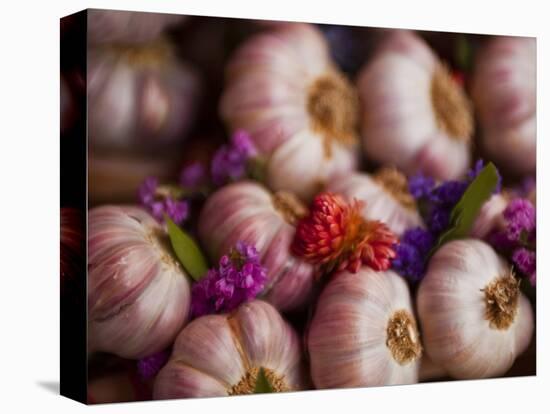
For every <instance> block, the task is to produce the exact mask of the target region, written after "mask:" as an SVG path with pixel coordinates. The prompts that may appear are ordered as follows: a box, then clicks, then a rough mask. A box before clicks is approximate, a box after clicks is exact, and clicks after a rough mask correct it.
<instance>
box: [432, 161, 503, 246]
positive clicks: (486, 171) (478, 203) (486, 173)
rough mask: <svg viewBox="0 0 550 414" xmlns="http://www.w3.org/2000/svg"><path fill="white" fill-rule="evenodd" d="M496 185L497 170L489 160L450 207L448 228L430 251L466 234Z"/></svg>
mask: <svg viewBox="0 0 550 414" xmlns="http://www.w3.org/2000/svg"><path fill="white" fill-rule="evenodd" d="M497 185H498V171H497V169H496V167H495V166H494V164H493V163H491V162H490V163H489V164H487V165H486V166H485V167H484V168H483V170H481V172H480V173H479V175H478V176H477V177H476V178H475V179H474V180H473V181H472V182H471V183H470V185H469V186H468V188H467V189H466V191H465V192H464V194H463V195H462V197H461V198H460V200H459V201H458V203H457V204H456V205H455V206H454V208H453V209H452V211H451V217H450V225H449V228H448V229H447V231H445V232H444V233H442V234H441V236H440V237H439V240H438V241H437V243H436V245H435V246H434V248H433V249H432V251H431V253H433V252H435V251H436V250H437V249H438V248H439V247H440V246H442V245H443V244H444V243H447V242H448V241H451V240H455V239H460V238H464V237H466V236H468V234H469V233H470V231H471V229H472V226H473V224H474V221H475V219H476V218H477V216H478V214H479V211H480V210H481V207H482V206H483V204H484V203H485V202H486V201H487V200H488V199H489V198H490V197H491V194H493V192H494V191H495V188H496V187H497ZM430 255H431V254H430Z"/></svg>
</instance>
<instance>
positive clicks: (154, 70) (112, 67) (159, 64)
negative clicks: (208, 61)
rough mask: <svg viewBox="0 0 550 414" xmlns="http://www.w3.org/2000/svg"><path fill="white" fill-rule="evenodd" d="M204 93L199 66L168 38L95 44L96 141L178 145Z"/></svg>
mask: <svg viewBox="0 0 550 414" xmlns="http://www.w3.org/2000/svg"><path fill="white" fill-rule="evenodd" d="M199 92H200V84H199V78H198V75H197V73H196V72H195V70H194V69H193V68H191V67H190V66H188V65H186V64H184V63H182V62H179V61H178V59H177V58H176V57H175V54H174V52H173V50H172V47H171V46H170V45H169V44H168V43H167V42H165V41H163V40H159V41H155V42H153V43H148V44H144V45H137V46H130V45H124V46H122V45H102V46H98V47H95V48H90V49H89V50H88V108H89V110H88V133H89V139H90V143H91V144H92V145H93V147H94V148H96V149H97V148H106V149H107V150H108V151H112V150H113V149H122V150H126V151H127V150H133V151H135V150H136V149H140V148H141V149H142V150H144V152H147V153H150V151H151V150H155V151H159V150H164V151H166V150H167V148H173V144H177V143H180V142H181V141H182V139H185V138H186V133H187V132H188V131H189V129H190V127H191V126H192V122H193V120H194V118H195V112H196V110H197V101H198V98H199ZM170 145H172V147H170Z"/></svg>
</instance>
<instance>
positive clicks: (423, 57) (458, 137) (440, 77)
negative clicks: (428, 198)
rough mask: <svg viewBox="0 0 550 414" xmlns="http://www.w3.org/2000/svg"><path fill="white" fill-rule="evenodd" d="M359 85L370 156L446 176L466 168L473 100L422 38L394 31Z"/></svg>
mask: <svg viewBox="0 0 550 414" xmlns="http://www.w3.org/2000/svg"><path fill="white" fill-rule="evenodd" d="M357 85H358V88H359V98H360V101H361V111H362V112H361V126H362V138H363V146H364V150H365V153H366V154H367V155H368V156H369V157H371V158H372V159H374V160H376V161H378V162H382V163H387V164H392V165H395V166H396V167H398V168H399V169H400V170H402V171H403V172H405V173H406V174H413V173H416V172H422V173H424V174H427V175H430V176H433V177H435V178H437V179H441V180H448V179H455V178H458V177H460V176H461V175H463V174H464V173H465V172H466V170H467V168H468V166H469V163H470V140H471V137H472V134H473V130H474V121H473V117H472V111H471V105H470V102H469V101H468V99H467V97H466V95H465V93H464V91H463V90H462V88H461V87H460V86H459V85H458V83H457V82H455V81H454V80H453V78H452V75H451V73H450V71H449V69H448V68H447V67H446V66H445V65H444V64H443V63H442V62H441V61H439V59H438V58H437V57H436V56H435V55H434V53H433V52H432V51H431V50H430V49H429V47H428V45H427V44H425V43H424V41H423V40H422V39H421V38H420V37H418V36H417V35H415V34H413V33H412V32H408V31H395V32H392V34H390V35H389V36H388V38H387V39H386V41H385V42H383V43H382V45H381V47H380V49H379V50H378V52H377V53H376V55H375V56H374V58H373V59H372V60H370V61H369V63H367V65H366V66H365V67H364V68H363V69H362V70H361V72H360V74H359V77H358V82H357Z"/></svg>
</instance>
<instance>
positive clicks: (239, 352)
mask: <svg viewBox="0 0 550 414" xmlns="http://www.w3.org/2000/svg"><path fill="white" fill-rule="evenodd" d="M260 368H263V369H264V372H265V375H266V377H267V380H268V381H269V382H270V385H271V386H272V388H273V390H274V391H275V392H286V391H298V390H302V389H305V388H306V387H307V384H308V382H307V380H306V378H305V376H304V369H303V363H302V353H301V344H300V340H299V338H298V335H297V334H296V332H295V331H294V330H293V329H292V327H291V326H290V325H289V324H288V323H287V322H286V321H285V320H283V318H282V317H281V315H280V314H279V313H278V312H277V311H276V310H275V308H273V307H272V306H271V305H269V304H268V303H266V302H262V301H259V300H255V301H252V302H249V303H245V304H243V305H241V306H240V307H239V308H238V309H237V310H235V312H233V313H231V314H228V315H206V316H202V317H200V318H197V319H195V320H194V321H193V322H191V323H190V324H189V325H187V326H186V327H185V329H184V330H183V331H182V332H181V333H180V334H179V335H178V337H177V339H176V342H175V344H174V349H173V352H172V356H171V357H170V360H169V361H168V363H167V364H166V365H165V366H164V368H163V369H162V370H161V371H160V372H159V374H158V376H157V378H156V380H155V385H154V390H153V397H154V398H155V399H168V398H189V397H216V396H227V395H241V394H252V393H253V392H254V387H255V385H256V381H257V377H258V372H259V370H260Z"/></svg>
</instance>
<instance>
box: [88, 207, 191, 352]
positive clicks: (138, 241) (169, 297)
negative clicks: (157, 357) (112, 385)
mask: <svg viewBox="0 0 550 414" xmlns="http://www.w3.org/2000/svg"><path fill="white" fill-rule="evenodd" d="M88 229H89V233H88V352H89V353H92V352H97V351H102V352H110V353H113V354H116V355H118V356H120V357H123V358H130V359H139V358H142V357H145V356H148V355H151V354H153V353H155V352H159V351H162V350H163V349H165V348H166V347H168V346H169V345H170V344H171V343H172V341H173V340H174V338H175V337H176V335H177V334H178V332H179V331H180V330H181V328H182V327H183V326H184V324H185V323H186V321H187V319H188V314H189V308H190V300H191V292H190V282H189V279H188V277H187V275H186V273H185V271H184V270H183V268H182V266H181V264H180V263H179V262H178V261H177V259H176V258H175V257H174V255H173V253H172V250H171V247H170V244H169V243H170V241H169V240H168V237H167V235H166V232H165V230H164V229H163V228H162V227H161V225H160V224H159V223H158V222H157V221H156V220H155V219H154V218H153V217H152V216H151V215H149V214H148V213H147V212H146V211H145V210H143V209H141V208H137V207H119V206H102V207H97V208H93V209H91V210H90V213H89V227H88Z"/></svg>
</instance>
